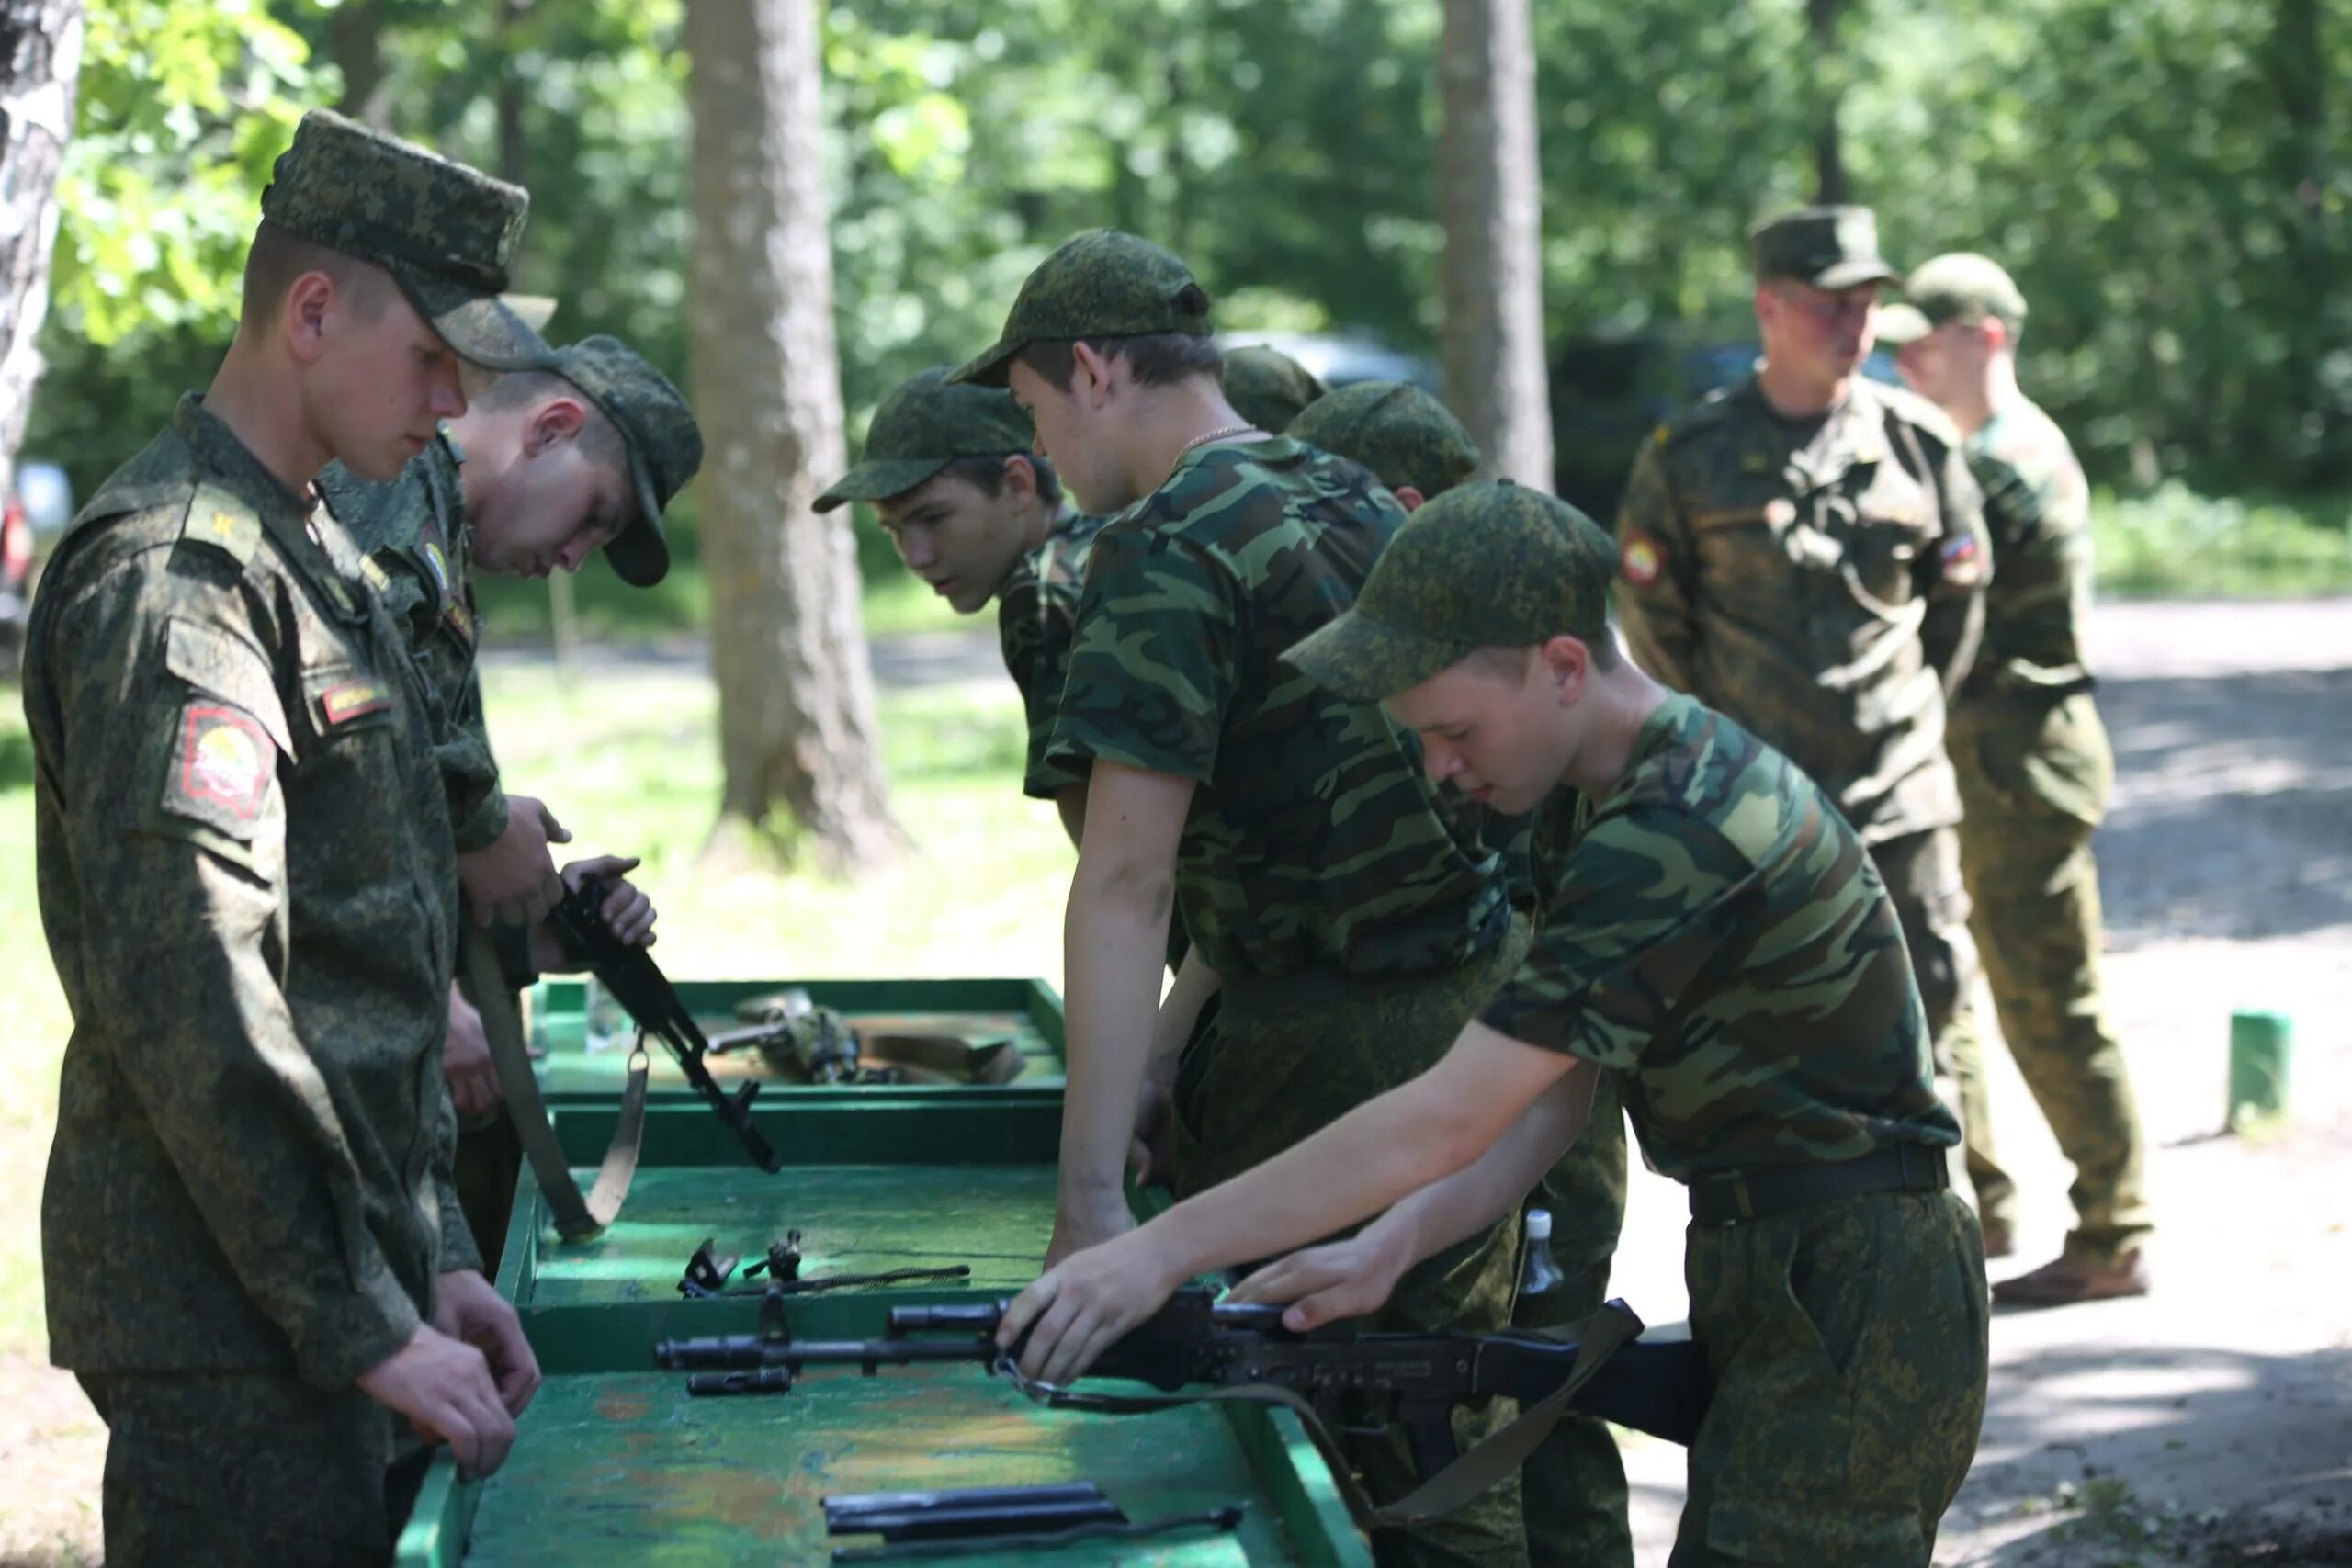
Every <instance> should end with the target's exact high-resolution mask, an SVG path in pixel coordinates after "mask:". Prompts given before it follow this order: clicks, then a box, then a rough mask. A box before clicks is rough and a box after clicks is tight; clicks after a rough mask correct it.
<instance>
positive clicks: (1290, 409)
mask: <svg viewBox="0 0 2352 1568" xmlns="http://www.w3.org/2000/svg"><path fill="white" fill-rule="evenodd" d="M1219 373H1220V375H1222V377H1223V378H1224V380H1225V400H1226V401H1227V402H1229V403H1231V404H1232V405H1233V412H1236V413H1238V414H1239V415H1240V416H1241V417H1242V418H1244V419H1246V420H1248V421H1249V422H1250V423H1251V424H1254V425H1256V426H1257V427H1258V428H1259V429H1261V430H1262V431H1264V432H1265V433H1266V434H1269V435H1280V434H1283V432H1284V431H1286V430H1288V429H1289V428H1290V427H1291V422H1292V421H1294V420H1295V419H1296V418H1298V416H1299V414H1300V413H1301V412H1303V411H1304V410H1305V409H1306V406H1307V405H1308V404H1309V403H1312V402H1314V401H1315V400H1317V398H1320V397H1321V396H1322V395H1323V391H1324V388H1323V383H1322V382H1321V381H1319V380H1317V379H1316V378H1315V372H1313V371H1312V370H1309V369H1308V368H1307V367H1306V366H1304V365H1301V364H1300V363H1299V362H1298V361H1297V360H1295V359H1293V358H1292V357H1291V356H1290V355H1287V354H1284V353H1283V352H1282V350H1280V349H1278V348H1268V347H1267V346H1266V345H1265V344H1249V345H1247V346H1246V347H1242V348H1235V349H1228V350H1227V351H1226V354H1225V364H1224V367H1223V368H1222V369H1221V371H1220V372H1219Z"/></svg>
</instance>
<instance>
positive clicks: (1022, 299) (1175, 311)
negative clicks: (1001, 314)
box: [947, 229, 1209, 387]
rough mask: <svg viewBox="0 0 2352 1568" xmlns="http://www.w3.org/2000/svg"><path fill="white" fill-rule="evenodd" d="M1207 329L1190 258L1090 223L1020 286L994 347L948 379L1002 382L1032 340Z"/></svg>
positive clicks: (1191, 333)
mask: <svg viewBox="0 0 2352 1568" xmlns="http://www.w3.org/2000/svg"><path fill="white" fill-rule="evenodd" d="M1159 333H1182V334H1183V335H1184V336H1187V337H1206V336H1208V335H1209V297H1208V291H1207V290H1205V289H1204V288H1202V287H1201V286H1200V285H1199V284H1198V283H1197V282H1195V281H1194V280H1193V275H1192V273H1191V272H1189V271H1187V270H1186V269H1185V266H1184V264H1183V263H1182V262H1180V261H1178V260H1177V259H1176V258H1175V257H1174V256H1172V255H1170V254H1168V253H1167V252H1166V251H1163V250H1161V249H1160V248H1159V246H1158V245H1155V244H1153V243H1151V242H1150V241H1149V240H1141V239H1137V238H1136V236H1135V235H1133V234H1125V233H1121V232H1120V231H1118V230H1116V229H1090V230H1088V231H1086V232H1085V233H1083V234H1080V235H1078V236H1076V237H1075V238H1073V239H1070V240H1067V241H1064V242H1063V243H1062V245H1061V247H1060V248H1059V249H1057V250H1056V251H1055V252H1054V254H1051V255H1049V256H1047V257H1046V259H1045V260H1044V261H1041V262H1039V263H1038V264H1037V266H1036V270H1035V271H1034V272H1032V273H1030V275H1029V276H1028V277H1027V279H1026V280H1024V281H1023V283H1022V285H1021V293H1020V295H1019V296H1018V297H1017V298H1016V299H1014V300H1013V301H1012V314H1010V315H1008V316H1007V317H1005V319H1004V333H1003V335H1002V336H1001V337H999V338H998V339H997V341H996V344H995V346H994V347H992V348H990V349H989V351H988V352H987V353H986V354H983V355H980V356H979V357H978V359H975V360H973V361H971V362H970V363H969V364H967V365H964V366H962V367H958V368H957V369H956V370H955V371H954V372H952V373H951V374H950V375H949V376H948V378H947V379H948V380H949V381H950V382H954V383H959V384H960V383H962V382H967V381H970V382H976V383H978V385H981V386H984V387H1001V386H1003V385H1004V383H1005V377H1006V375H1007V374H1008V373H1009V372H1010V371H1011V369H1012V356H1013V355H1016V354H1018V353H1020V352H1021V351H1022V350H1023V348H1025V347H1027V346H1028V345H1029V344H1033V343H1071V342H1075V341H1076V340H1078V339H1080V338H1109V337H1151V336H1155V335H1157V334H1159Z"/></svg>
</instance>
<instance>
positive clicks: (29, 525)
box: [0, 462, 74, 680]
mask: <svg viewBox="0 0 2352 1568" xmlns="http://www.w3.org/2000/svg"><path fill="white" fill-rule="evenodd" d="M73 518H74V487H73V485H72V484H71V483H69V482H68V481H67V479H66V478H65V470H64V469H62V468H59V467H58V466H57V465H56V464H54V463H34V462H20V463H18V464H17V483H16V487H15V488H14V489H13V490H11V491H9V492H8V501H7V504H6V507H5V508H0V679H6V680H14V679H15V678H16V674H17V666H18V664H19V663H20V662H21V661H22V660H23V658H24V649H25V618H26V616H27V615H28V613H29V612H30V610H31V608H32V598H33V584H34V582H35V581H37V580H38V578H39V576H40V558H41V555H42V553H43V552H44V551H45V550H46V549H47V548H48V547H49V546H50V544H51V542H52V541H54V540H55V539H56V537H57V536H58V535H59V534H61V533H62V532H63V531H64V529H65V525H66V524H67V523H69V522H71V521H73Z"/></svg>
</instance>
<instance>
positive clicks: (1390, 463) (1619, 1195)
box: [1291, 381, 1634, 1568]
mask: <svg viewBox="0 0 2352 1568" xmlns="http://www.w3.org/2000/svg"><path fill="white" fill-rule="evenodd" d="M1291 434H1292V435H1293V436H1294V437H1295V438H1296V439H1297V440H1300V441H1304V442H1306V444H1307V445H1308V446H1319V447H1321V448H1322V449H1323V450H1324V451H1326V452H1330V453H1335V454H1337V455H1338V456H1340V457H1347V458H1351V459H1352V460H1353V461H1355V462H1359V463H1362V464H1363V466H1364V467H1365V468H1370V469H1371V470H1372V471H1373V473H1374V475H1375V476H1377V477H1378V479H1380V482H1381V483H1383V484H1385V485H1386V486H1387V487H1388V491H1389V493H1390V494H1392V495H1394V496H1395V497H1396V498H1397V503H1398V504H1399V505H1401V506H1403V507H1404V508H1405V510H1406V511H1407V512H1408V513H1412V512H1418V511H1419V510H1420V508H1421V506H1422V504H1423V502H1428V501H1434V500H1435V499H1437V498H1438V497H1439V496H1441V495H1443V494H1445V493H1446V492H1447V491H1451V490H1453V488H1454V487H1455V486H1457V485H1460V484H1463V483H1464V482H1465V481H1466V480H1468V479H1469V478H1470V475H1471V474H1472V472H1473V471H1475V470H1476V468H1477V467H1478V446H1477V443H1476V442H1475V441H1473V440H1471V439H1470V433H1469V432H1468V431H1467V430H1464V428H1463V427H1462V422H1461V421H1460V420H1458V419H1456V418H1454V417H1453V412H1452V411H1450V410H1449V409H1447V408H1446V406H1445V405H1444V404H1443V403H1442V402H1440V401H1439V400H1437V399H1436V398H1434V397H1431V396H1430V394H1429V393H1428V392H1425V391H1423V390H1422V389H1420V388H1419V387H1414V386H1408V385H1407V384H1406V383H1404V382H1401V381H1358V382H1355V383H1353V384H1351V385H1350V386H1345V387H1342V388H1340V389H1339V390H1337V391H1335V392H1330V393H1327V394H1326V395H1325V396H1324V397H1322V398H1321V399H1319V400H1317V401H1315V402H1313V403H1310V404H1308V405H1307V408H1306V412H1304V413H1302V414H1300V415H1299V416H1298V419H1297V421H1296V422H1295V423H1293V424H1292V426H1291ZM1576 806H1577V797H1576V795H1575V794H1574V793H1573V792H1571V791H1558V792H1555V795H1553V796H1552V797H1551V798H1550V799H1547V800H1546V801H1545V803H1544V807H1542V808H1540V809H1539V810H1538V811H1537V812H1536V814H1535V815H1534V817H1532V818H1530V829H1529V834H1528V839H1529V841H1528V842H1526V843H1521V844H1514V845H1513V846H1512V849H1511V852H1510V860H1511V864H1512V872H1513V884H1514V896H1515V897H1516V896H1524V897H1527V898H1528V899H1529V900H1530V901H1532V903H1534V904H1535V905H1537V906H1539V907H1540V906H1541V905H1544V904H1548V903H1551V902H1553V901H1555V899H1557V898H1559V897H1563V896H1564V894H1565V891H1566V890H1565V889H1563V888H1560V887H1557V886H1551V885H1550V884H1549V879H1548V878H1547V877H1544V876H1543V875H1542V873H1544V872H1545V871H1547V870H1549V869H1551V868H1552V867H1555V866H1556V865H1557V863H1559V858H1560V857H1558V856H1557V855H1556V854H1552V853H1548V852H1546V851H1545V849H1544V843H1545V840H1548V839H1552V838H1556V837H1557V836H1558V835H1560V834H1562V833H1564V832H1566V831H1567V830H1569V829H1572V828H1573V826H1574V817H1575V812H1576ZM1562 841H1563V842H1565V840H1562ZM1538 918H1539V919H1540V916H1539V917H1538ZM1530 1202H1531V1206H1533V1207H1537V1208H1541V1209H1543V1210H1544V1211H1545V1212H1546V1213H1549V1214H1550V1215H1551V1216H1552V1222H1553V1231H1552V1256H1553V1258H1554V1260H1555V1261H1556V1262H1557V1263H1558V1264H1559V1266H1560V1271H1561V1273H1562V1274H1563V1275H1564V1276H1565V1278H1563V1279H1562V1280H1561V1282H1560V1283H1559V1284H1558V1285H1557V1286H1556V1287H1555V1288H1554V1289H1552V1290H1550V1291H1547V1292H1544V1293H1543V1294H1542V1295H1537V1296H1527V1295H1521V1297H1519V1299H1518V1300H1517V1301H1516V1302H1515V1303H1513V1304H1512V1308H1511V1319H1510V1320H1511V1324H1512V1325H1513V1326H1514V1327H1519V1328H1556V1327H1560V1326H1562V1325H1566V1324H1572V1323H1580V1322H1582V1321H1583V1320H1584V1319H1586V1318H1588V1317H1589V1316H1591V1315H1592V1314H1593V1313H1595V1312H1597V1311H1599V1310H1600V1304H1601V1303H1603V1302H1605V1301H1607V1300H1608V1299H1609V1264H1610V1259H1611V1258H1614V1257H1615V1256H1616V1253H1617V1238H1618V1235H1619V1233H1620V1232H1622V1231H1623V1228H1624V1224H1625V1123H1624V1120H1623V1116H1622V1114H1621V1113H1620V1112H1619V1111H1618V1107H1617V1090H1616V1086H1615V1085H1614V1083H1612V1082H1611V1080H1610V1079H1609V1077H1607V1076H1606V1075H1603V1077H1601V1080H1600V1084H1599V1085H1598V1086H1597V1087H1596V1089H1594V1092H1593V1108H1592V1117H1591V1122H1590V1125H1589V1126H1588V1128H1587V1129H1586V1131H1585V1134H1584V1136H1582V1137H1580V1138H1578V1139H1577V1141H1576V1143H1575V1145H1572V1146H1571V1147H1570V1148H1569V1149H1568V1151H1567V1152H1566V1154H1565V1155H1563V1156H1561V1157H1560V1160H1559V1163H1558V1164H1557V1165H1555V1166H1554V1167H1553V1168H1551V1169H1550V1170H1548V1171H1546V1172H1544V1179H1543V1180H1542V1182H1540V1183H1539V1184H1538V1185H1537V1187H1536V1188H1535V1190H1534V1191H1533V1192H1532V1194H1530ZM1520 1473H1521V1488H1520V1491H1521V1496H1520V1506H1521V1511H1522V1512H1523V1514H1524V1515H1525V1517H1526V1521H1527V1555H1528V1561H1529V1562H1531V1563H1532V1564H1533V1565H1534V1568H1554V1565H1557V1568H1611V1565H1612V1564H1622V1565H1623V1568H1631V1565H1632V1562H1633V1560H1634V1540H1633V1532H1632V1529H1631V1528H1630V1525H1629V1523H1628V1520H1627V1517H1626V1512H1625V1509H1626V1501H1627V1498H1626V1491H1625V1466H1624V1463H1623V1461H1622V1460H1621V1459H1620V1458H1619V1457H1618V1453H1617V1440H1616V1438H1613V1437H1611V1435H1610V1432H1609V1428H1608V1427H1607V1426H1606V1425H1605V1424H1604V1423H1602V1422H1600V1421H1599V1420H1597V1419H1594V1418H1593V1417H1590V1416H1568V1417H1567V1418H1566V1419H1565V1420H1563V1421H1562V1422H1561V1423H1560V1424H1559V1426H1557V1427H1555V1428H1553V1430H1552V1431H1551V1433H1550V1434H1549V1435H1547V1436H1546V1437H1545V1438H1544V1441H1543V1443H1542V1445H1541V1446H1539V1447H1538V1448H1537V1449H1536V1450H1535V1452H1534V1453H1532V1454H1531V1455H1530V1456H1528V1459H1527V1461H1526V1463H1525V1464H1523V1465H1522V1466H1521V1471H1520Z"/></svg>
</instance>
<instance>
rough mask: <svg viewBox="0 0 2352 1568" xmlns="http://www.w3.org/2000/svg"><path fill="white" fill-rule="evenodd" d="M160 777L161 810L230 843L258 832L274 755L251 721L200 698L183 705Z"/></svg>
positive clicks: (272, 747) (265, 735)
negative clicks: (221, 834) (162, 786)
mask: <svg viewBox="0 0 2352 1568" xmlns="http://www.w3.org/2000/svg"><path fill="white" fill-rule="evenodd" d="M178 725H179V729H178V733H177V734H176V736H175V738H174V739H173V742H172V748H171V751H170V756H169V761H168V762H167V764H166V767H165V771H164V798H163V807H164V811H165V812H166V813H167V814H169V815H171V816H174V817H178V818H185V819H187V820H188V821H191V822H196V823H198V824H200V825H202V826H204V827H207V828H209V829H212V830H213V831H215V832H218V833H225V834H227V835H228V836H229V837H230V838H232V839H236V840H247V839H250V838H252V837H253V836H254V829H255V828H256V827H257V826H259V824H260V822H261V818H262V811H263V807H266V805H267V804H268V801H269V785H270V781H271V779H272V778H273V777H274V776H275V775H276V773H277V747H276V746H275V745H274V744H272V742H271V740H270V738H269V732H268V731H267V730H266V729H264V728H262V724H261V721H260V720H259V719H257V718H255V717H254V716H253V715H251V714H249V713H247V712H245V711H244V709H243V708H240V707H237V706H235V705H232V704H229V703H224V702H220V701H218V700H217V699H215V698H213V697H211V696H209V695H208V694H203V693H198V694H195V695H193V696H191V697H189V698H188V700H187V702H186V703H185V704H183V705H181V707H180V710H179V714H178Z"/></svg>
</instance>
